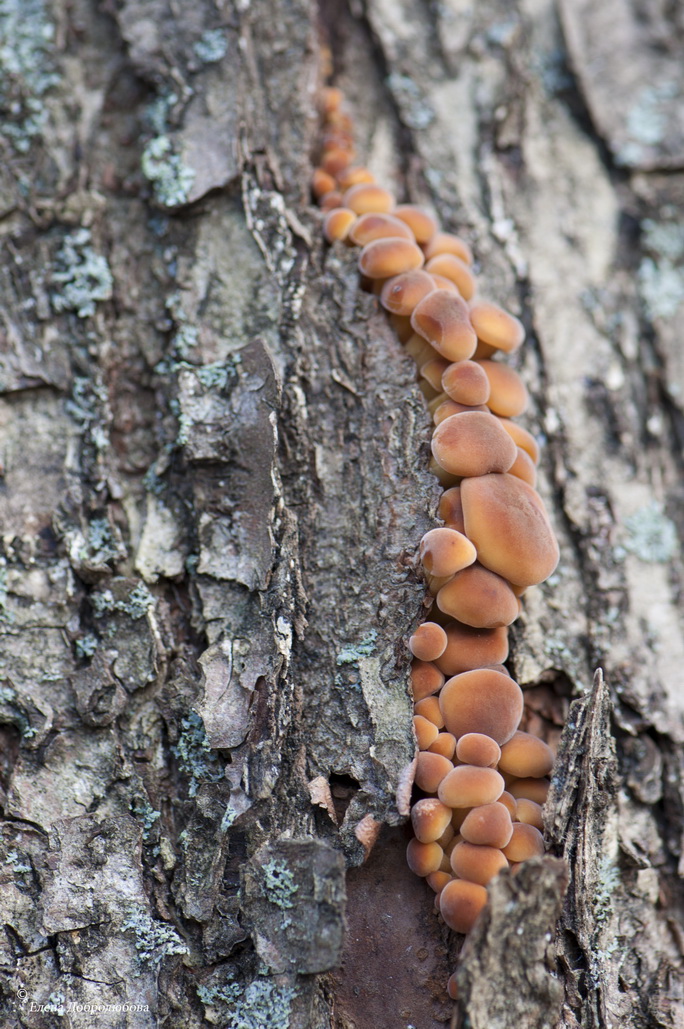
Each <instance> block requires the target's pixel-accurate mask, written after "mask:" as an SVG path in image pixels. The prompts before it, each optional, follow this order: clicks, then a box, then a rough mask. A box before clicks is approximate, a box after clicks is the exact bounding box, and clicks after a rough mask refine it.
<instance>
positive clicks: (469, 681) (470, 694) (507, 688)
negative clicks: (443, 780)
mask: <svg viewBox="0 0 684 1029" xmlns="http://www.w3.org/2000/svg"><path fill="white" fill-rule="evenodd" d="M439 706H440V709H441V711H442V715H443V717H444V724H445V725H446V728H447V730H448V731H449V732H451V733H453V734H454V736H455V737H456V738H457V739H460V737H461V736H465V735H466V733H471V732H477V733H482V734H483V735H484V736H491V738H492V739H493V740H495V741H496V742H497V743H498V744H499V746H503V744H504V743H506V742H507V741H508V740H510V738H511V737H512V736H513V733H514V732H515V730H516V729H517V728H518V725H519V724H520V719H521V717H522V713H523V695H522V690H521V689H520V687H519V686H518V684H517V682H515V680H513V679H511V678H510V677H509V676H508V675H503V674H502V673H501V672H496V671H493V670H492V669H489V668H478V669H474V670H472V671H469V672H461V674H460V675H455V676H453V678H451V679H449V680H447V682H446V683H445V684H444V686H443V687H442V692H441V693H440V696H439ZM501 788H502V789H503V786H502V787H501ZM510 792H512V790H511V791H510ZM492 799H493V800H498V796H496V797H494V798H492ZM482 803H484V801H483V802H482ZM454 806H455V807H459V806H460V807H465V806H467V805H454Z"/></svg>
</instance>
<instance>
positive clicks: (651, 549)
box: [622, 500, 678, 564]
mask: <svg viewBox="0 0 684 1029" xmlns="http://www.w3.org/2000/svg"><path fill="white" fill-rule="evenodd" d="M623 525H624V528H625V532H626V534H625V538H624V539H623V541H622V544H623V546H624V548H625V550H628V551H629V552H630V553H631V554H635V555H636V557H638V558H639V559H640V560H641V561H646V562H651V563H660V564H665V563H667V562H668V561H670V560H671V559H672V558H673V557H674V556H675V554H676V553H677V547H678V541H677V528H676V526H675V524H674V522H672V521H671V520H670V519H669V518H668V517H667V515H665V514H664V513H663V507H662V504H659V503H658V502H657V501H655V500H654V501H652V502H651V503H650V504H646V505H645V506H644V507H640V508H639V509H638V510H637V511H635V512H634V514H631V515H629V516H628V517H627V518H625V520H624V522H623Z"/></svg>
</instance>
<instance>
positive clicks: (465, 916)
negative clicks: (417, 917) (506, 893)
mask: <svg viewBox="0 0 684 1029" xmlns="http://www.w3.org/2000/svg"><path fill="white" fill-rule="evenodd" d="M486 903H487V891H486V889H485V888H484V886H479V885H478V884H477V883H473V882H466V881H465V880H464V879H452V880H451V882H450V883H447V884H446V886H445V887H444V888H443V890H442V892H441V893H440V895H439V910H440V914H441V916H442V918H443V919H444V921H445V922H446V924H447V925H448V926H449V928H450V929H453V931H454V932H455V933H469V932H470V931H471V929H472V928H473V926H474V925H475V922H476V921H477V918H478V915H479V914H480V912H481V911H482V909H483V908H484V906H485V904H486Z"/></svg>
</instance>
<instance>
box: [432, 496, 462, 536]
mask: <svg viewBox="0 0 684 1029" xmlns="http://www.w3.org/2000/svg"><path fill="white" fill-rule="evenodd" d="M437 514H438V516H439V517H440V518H441V519H442V521H443V522H446V524H447V525H448V527H449V528H450V529H457V530H458V532H465V522H464V520H463V505H462V503H461V488H460V486H452V488H451V489H448V490H445V492H444V493H442V496H441V499H440V501H439V507H438V509H437Z"/></svg>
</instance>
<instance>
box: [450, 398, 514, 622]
mask: <svg viewBox="0 0 684 1029" xmlns="http://www.w3.org/2000/svg"><path fill="white" fill-rule="evenodd" d="M459 417H460V416H459ZM437 607H438V608H439V610H440V611H443V612H444V614H445V615H451V617H452V618H455V619H456V620H457V621H458V622H464V623H465V625H471V626H473V627H474V628H477V629H496V628H497V627H499V626H502V625H510V624H511V622H514V621H515V619H516V618H517V617H518V614H519V612H520V602H519V600H518V598H517V597H516V595H515V593H514V592H513V590H512V589H511V587H510V586H509V584H508V583H507V582H506V580H505V579H503V578H502V577H501V576H500V575H497V574H496V572H491V571H489V569H487V568H483V567H482V565H481V564H474V565H470V567H469V568H464V569H463V571H462V572H458V574H457V575H455V576H454V577H453V579H450V580H449V582H447V583H446V584H445V585H444V586H442V588H441V589H440V590H439V592H438V593H437Z"/></svg>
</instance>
